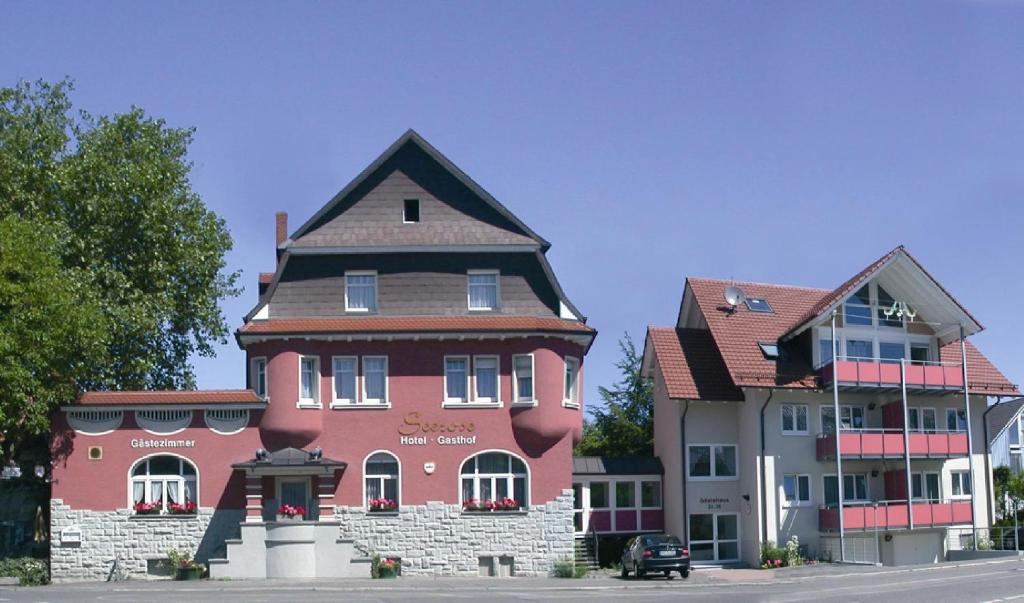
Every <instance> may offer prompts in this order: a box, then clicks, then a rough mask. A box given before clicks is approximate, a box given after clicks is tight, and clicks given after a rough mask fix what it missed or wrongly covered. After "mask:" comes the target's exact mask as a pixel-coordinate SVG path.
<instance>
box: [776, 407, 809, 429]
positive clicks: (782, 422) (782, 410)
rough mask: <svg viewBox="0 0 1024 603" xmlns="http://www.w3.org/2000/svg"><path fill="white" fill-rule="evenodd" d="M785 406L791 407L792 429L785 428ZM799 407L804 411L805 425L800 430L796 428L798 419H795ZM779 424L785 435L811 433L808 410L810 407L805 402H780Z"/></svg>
mask: <svg viewBox="0 0 1024 603" xmlns="http://www.w3.org/2000/svg"><path fill="white" fill-rule="evenodd" d="M787 406H788V407H790V408H792V409H793V428H792V429H786V411H785V408H786V407H787ZM800 409H803V411H804V426H805V429H802V430H801V429H797V425H798V424H799V421H797V415H798V414H799V411H800ZM779 426H780V428H781V429H782V435H786V436H805V435H810V433H811V410H810V408H809V407H808V406H807V405H806V404H794V403H791V402H786V403H784V404H780V405H779Z"/></svg>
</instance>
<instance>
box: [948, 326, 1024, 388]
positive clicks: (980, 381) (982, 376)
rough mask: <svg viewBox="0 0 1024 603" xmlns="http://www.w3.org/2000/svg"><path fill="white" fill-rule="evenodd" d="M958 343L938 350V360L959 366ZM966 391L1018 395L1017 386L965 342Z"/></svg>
mask: <svg viewBox="0 0 1024 603" xmlns="http://www.w3.org/2000/svg"><path fill="white" fill-rule="evenodd" d="M961 359H962V358H961V354H960V341H959V340H957V341H951V342H949V343H947V344H946V345H944V346H942V347H941V348H939V360H940V361H941V362H949V363H955V364H960V361H961ZM967 391H969V392H971V393H972V394H985V395H989V396H1016V395H1020V391H1019V390H1018V389H1017V386H1016V385H1014V384H1013V383H1010V380H1009V379H1007V378H1006V376H1005V375H1003V373H1001V372H1000V371H999V369H997V368H996V367H995V365H994V364H992V362H990V361H989V359H988V358H985V356H984V354H982V353H981V351H980V350H978V348H976V347H974V344H973V343H971V342H970V340H968V341H967Z"/></svg>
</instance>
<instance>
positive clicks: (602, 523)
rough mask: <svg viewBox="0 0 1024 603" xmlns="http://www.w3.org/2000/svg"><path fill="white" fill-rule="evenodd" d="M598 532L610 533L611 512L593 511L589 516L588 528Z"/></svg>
mask: <svg viewBox="0 0 1024 603" xmlns="http://www.w3.org/2000/svg"><path fill="white" fill-rule="evenodd" d="M591 527H592V528H593V529H595V530H597V531H598V532H611V531H612V512H611V511H593V512H592V513H591V514H590V526H588V529H589V528H591Z"/></svg>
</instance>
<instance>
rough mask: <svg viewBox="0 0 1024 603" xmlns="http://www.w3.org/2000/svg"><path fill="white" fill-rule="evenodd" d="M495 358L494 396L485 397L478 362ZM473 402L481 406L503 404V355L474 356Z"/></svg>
mask: <svg viewBox="0 0 1024 603" xmlns="http://www.w3.org/2000/svg"><path fill="white" fill-rule="evenodd" d="M483 359H488V360H494V397H493V398H491V397H483V396H481V395H480V391H479V389H478V386H479V385H480V383H479V379H480V377H479V374H478V371H477V363H478V362H479V361H480V360H483ZM445 391H446V392H447V390H445ZM473 402H474V403H475V404H479V405H481V406H485V405H486V406H501V405H502V402H501V357H500V356H498V355H497V354H480V355H475V356H473Z"/></svg>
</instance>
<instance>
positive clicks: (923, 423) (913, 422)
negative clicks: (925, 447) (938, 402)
mask: <svg viewBox="0 0 1024 603" xmlns="http://www.w3.org/2000/svg"><path fill="white" fill-rule="evenodd" d="M907 422H908V426H909V428H910V430H911V431H923V432H926V433H934V432H935V430H936V429H937V427H936V422H935V409H934V408H914V407H911V408H908V409H907Z"/></svg>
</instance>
